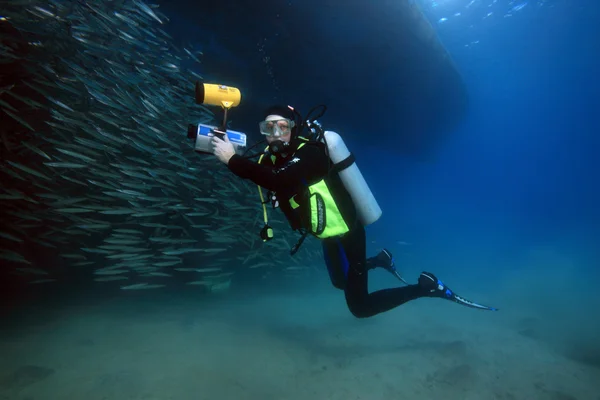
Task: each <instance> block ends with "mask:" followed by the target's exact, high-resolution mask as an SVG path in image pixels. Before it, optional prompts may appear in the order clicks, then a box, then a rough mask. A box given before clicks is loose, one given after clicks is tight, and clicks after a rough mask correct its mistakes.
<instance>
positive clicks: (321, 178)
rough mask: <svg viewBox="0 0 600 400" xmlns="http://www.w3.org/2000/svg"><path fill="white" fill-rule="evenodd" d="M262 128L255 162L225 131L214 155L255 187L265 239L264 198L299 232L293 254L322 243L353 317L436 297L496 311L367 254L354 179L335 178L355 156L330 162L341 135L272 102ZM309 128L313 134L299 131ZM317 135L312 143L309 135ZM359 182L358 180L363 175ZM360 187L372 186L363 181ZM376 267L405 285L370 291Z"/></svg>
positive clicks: (430, 277)
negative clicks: (314, 241) (310, 239)
mask: <svg viewBox="0 0 600 400" xmlns="http://www.w3.org/2000/svg"><path fill="white" fill-rule="evenodd" d="M313 110H314V109H313ZM310 114H311V113H309V115H310ZM321 115H322V114H321ZM259 128H260V132H261V134H262V135H264V136H265V139H266V142H267V143H268V147H267V148H266V149H265V151H264V153H262V154H261V155H260V158H259V160H258V162H255V161H252V160H250V158H251V157H245V156H243V155H239V154H237V153H236V151H235V149H234V146H233V145H232V143H231V142H230V141H229V138H228V137H227V135H224V136H222V138H223V139H221V138H220V137H218V136H216V135H215V136H214V137H213V138H212V144H213V146H214V150H213V153H214V155H215V156H216V157H217V158H218V159H219V160H220V161H221V162H223V163H225V164H226V165H227V166H228V168H229V170H230V171H231V172H233V173H234V174H235V175H237V176H238V177H240V178H242V179H248V180H250V181H252V182H254V183H255V184H256V185H258V186H259V192H260V195H261V199H262V200H263V209H264V215H265V226H264V228H263V231H261V237H262V239H263V241H267V240H269V239H271V238H272V237H273V230H272V229H271V227H270V226H269V225H268V222H267V217H266V215H267V213H266V207H265V204H268V203H269V202H270V203H271V204H272V205H273V207H274V208H275V207H278V208H280V209H281V210H282V212H283V213H284V215H285V216H286V218H287V220H288V222H289V224H290V226H291V228H292V229H293V230H295V231H298V232H300V233H301V234H302V237H301V239H300V240H299V241H298V243H297V244H296V245H295V246H294V248H293V249H292V251H291V254H292V255H293V254H294V253H295V252H296V251H297V250H298V248H299V246H300V245H301V244H302V241H303V240H304V238H305V237H306V236H307V235H308V234H312V235H313V236H315V237H317V238H319V239H321V240H322V245H323V253H324V256H325V263H326V265H327V269H328V271H329V276H330V279H331V282H332V283H333V286H335V287H336V288H338V289H341V290H343V291H344V294H345V297H346V303H347V305H348V309H349V310H350V312H351V313H352V314H353V315H354V316H355V317H357V318H367V317H372V316H374V315H377V314H379V313H382V312H385V311H388V310H391V309H393V308H396V307H398V306H400V305H402V304H404V303H406V302H408V301H411V300H415V299H418V298H422V297H438V298H442V299H447V300H451V301H454V302H457V303H459V304H462V305H465V306H469V307H473V308H478V309H486V310H496V309H495V308H492V307H487V306H484V305H481V304H477V303H474V302H471V301H469V300H466V299H464V298H462V297H460V296H458V295H456V294H455V293H454V292H453V291H452V290H451V289H450V288H448V286H446V285H445V284H444V283H443V282H442V281H441V280H439V279H438V278H437V277H436V276H435V275H434V274H432V273H430V272H422V273H421V275H420V276H419V278H418V283H417V284H414V285H410V284H408V283H407V282H406V281H405V280H404V279H403V278H402V276H401V275H400V274H399V273H398V271H397V269H396V267H395V264H394V258H393V257H392V253H391V252H390V251H388V250H387V249H383V250H382V251H381V252H380V253H379V254H378V255H376V256H375V257H371V258H367V255H366V235H365V228H364V225H365V224H363V223H362V222H361V218H360V209H359V210H357V208H359V207H357V206H356V204H355V202H354V201H353V199H352V196H351V194H350V191H349V190H348V189H347V187H348V185H352V182H348V181H346V182H344V181H343V180H342V179H341V178H340V172H341V171H343V170H344V169H347V168H349V167H350V166H352V168H354V166H355V165H356V164H355V163H354V158H353V156H351V155H350V156H349V157H346V159H345V160H343V161H341V162H338V163H335V164H334V163H333V161H332V158H334V157H333V152H334V151H335V150H336V147H339V146H337V145H339V144H340V143H339V142H341V138H340V137H339V135H337V134H336V133H334V132H329V131H327V132H324V131H323V130H322V129H320V124H319V123H318V121H316V119H315V120H309V118H308V116H307V118H306V119H302V117H301V116H300V114H299V113H298V112H297V111H296V110H294V109H293V108H292V107H285V106H277V105H276V106H272V107H270V108H269V109H268V110H266V112H265V114H264V120H263V121H262V122H260V123H259ZM306 128H308V130H309V131H310V132H311V133H312V134H313V135H312V136H313V138H311V139H308V138H307V137H304V136H301V132H302V131H303V130H304V129H306ZM315 132H317V135H316V136H317V140H315V139H314V136H315V135H314V134H315ZM332 133H333V135H331V134H332ZM328 134H329V136H327V135H328ZM307 136H309V135H307ZM323 138H325V140H323ZM328 139H329V142H332V141H333V140H332V139H338V140H337V142H336V143H333V144H334V145H333V146H332V143H328ZM341 144H342V145H343V142H341ZM343 148H344V149H346V146H345V145H343ZM346 150H347V149H346ZM356 171H358V169H357V168H356ZM358 174H359V175H360V173H358ZM360 179H363V178H362V175H360ZM363 182H364V180H363ZM364 187H366V190H369V189H368V186H366V184H365V185H364ZM260 188H264V189H266V190H267V191H268V196H269V197H268V199H267V201H264V197H263V191H262V189H260ZM368 196H371V197H372V194H371V193H370V190H369V192H368V193H367V194H364V193H363V195H361V196H360V198H361V199H362V198H365V197H368ZM373 201H374V200H373ZM380 213H381V211H380V210H379V215H380ZM377 218H378V216H377ZM377 267H380V268H384V269H385V270H387V271H389V272H390V273H392V274H393V275H394V276H396V277H397V278H398V279H399V280H400V281H402V282H403V283H404V284H405V285H406V286H401V287H396V288H391V289H383V290H378V291H375V292H372V293H369V291H368V271H369V270H371V269H374V268H377Z"/></svg>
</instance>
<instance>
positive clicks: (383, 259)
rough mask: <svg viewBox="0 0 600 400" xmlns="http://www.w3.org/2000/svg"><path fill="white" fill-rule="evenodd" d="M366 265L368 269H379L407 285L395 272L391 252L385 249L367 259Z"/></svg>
mask: <svg viewBox="0 0 600 400" xmlns="http://www.w3.org/2000/svg"><path fill="white" fill-rule="evenodd" d="M367 265H368V269H373V268H377V267H381V268H383V269H385V270H386V271H388V272H389V273H390V274H392V275H394V276H395V277H396V278H398V279H400V280H401V281H402V282H404V283H405V284H407V285H408V282H406V281H405V280H404V278H402V276H401V275H400V274H399V273H398V271H397V270H396V265H395V264H394V256H392V252H391V251H389V250H387V249H383V250H381V251H380V252H379V254H377V255H376V256H375V257H371V258H369V259H367Z"/></svg>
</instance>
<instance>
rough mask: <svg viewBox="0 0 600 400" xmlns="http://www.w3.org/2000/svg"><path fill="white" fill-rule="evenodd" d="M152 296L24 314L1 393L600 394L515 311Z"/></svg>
mask: <svg viewBox="0 0 600 400" xmlns="http://www.w3.org/2000/svg"><path fill="white" fill-rule="evenodd" d="M144 292H145V293H142V292H137V293H127V294H124V295H123V296H121V297H116V298H112V299H111V300H106V301H99V302H96V303H95V304H93V305H85V306H84V305H76V306H74V305H65V304H63V305H61V306H60V307H59V306H55V305H54V306H52V307H50V306H44V305H42V304H40V305H39V306H38V308H36V309H34V310H33V311H32V310H29V311H23V312H27V313H29V314H30V315H27V316H24V318H23V320H26V321H27V322H23V324H22V325H20V326H11V327H5V328H6V329H3V330H2V334H1V336H0V340H1V342H0V399H1V400H13V399H14V400H45V399H82V400H83V399H85V400H101V399H132V400H133V399H148V400H149V399H157V400H158V399H164V400H167V399H169V400H171V399H173V400H219V399H223V400H229V399H231V400H246V399H247V400H270V399H273V400H278V399H280V400H307V399H331V400H338V399H339V400H365V399H369V400H378V399H424V400H426V399H435V400H438V399H444V400H454V399H456V400H516V399H526V400H536V399H548V400H574V399H577V400H599V399H600V367H599V366H596V365H593V363H588V362H585V356H581V357H580V358H581V360H576V359H573V357H569V356H568V354H567V353H565V352H564V351H562V348H561V347H560V346H557V345H556V343H558V342H556V343H552V342H549V341H547V340H544V329H545V328H544V329H542V327H541V326H542V324H541V322H540V321H539V319H538V317H537V316H535V315H533V316H528V315H527V313H523V312H522V311H516V310H515V309H512V310H511V309H510V308H509V309H508V310H506V311H504V312H503V311H500V312H497V313H494V312H485V311H478V310H472V309H468V308H465V307H461V306H459V305H456V304H454V303H451V302H447V301H443V300H439V299H423V300H421V301H415V302H412V303H409V304H406V305H403V306H402V307H400V308H398V309H396V310H393V311H391V312H388V313H385V314H381V315H378V316H376V317H375V318H370V319H364V320H358V319H356V318H354V317H352V315H351V314H350V313H349V312H348V311H347V309H346V305H345V303H344V299H343V295H342V294H341V293H340V292H337V291H335V290H329V291H325V292H323V293H321V292H315V293H305V294H297V293H295V294H287V295H282V294H277V295H265V296H260V297H258V296H250V295H242V296H237V297H236V298H234V297H233V296H217V298H216V299H214V300H210V301H207V300H206V299H205V298H204V299H192V298H185V297H184V298H183V299H182V298H181V297H170V296H169V295H161V294H151V293H149V292H150V291H144ZM153 293H158V292H156V291H154V292H153ZM42 316H43V317H42ZM583 351H584V352H585V350H583Z"/></svg>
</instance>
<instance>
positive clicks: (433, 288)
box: [419, 272, 498, 311]
mask: <svg viewBox="0 0 600 400" xmlns="http://www.w3.org/2000/svg"><path fill="white" fill-rule="evenodd" d="M419 286H421V288H423V289H424V290H425V291H427V296H428V297H439V298H442V299H447V300H451V301H454V302H456V303H458V304H461V305H463V306H467V307H471V308H477V309H479V310H490V311H498V309H497V308H495V307H490V306H486V305H483V304H478V303H475V302H474V301H470V300H467V299H465V298H464V297H461V296H459V295H457V294H456V293H454V292H453V291H452V290H450V288H449V287H448V286H446V285H445V284H444V282H442V281H440V280H439V279H438V278H436V276H435V275H434V274H432V273H431V272H421V275H420V276H419Z"/></svg>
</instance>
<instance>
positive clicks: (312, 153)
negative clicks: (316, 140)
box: [227, 146, 329, 192]
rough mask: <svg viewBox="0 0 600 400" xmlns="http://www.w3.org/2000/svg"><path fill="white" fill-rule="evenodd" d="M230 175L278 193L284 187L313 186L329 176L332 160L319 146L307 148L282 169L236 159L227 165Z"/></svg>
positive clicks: (238, 157) (297, 153)
mask: <svg viewBox="0 0 600 400" xmlns="http://www.w3.org/2000/svg"><path fill="white" fill-rule="evenodd" d="M227 166H228V167H229V169H230V170H231V172H233V173H234V174H236V175H237V176H239V177H240V178H244V179H249V180H251V181H252V182H254V183H256V184H257V185H258V186H261V187H263V188H265V189H267V190H271V191H274V192H277V191H279V190H281V189H283V188H285V187H296V186H300V185H302V184H304V182H313V181H314V180H315V179H317V178H320V177H322V176H324V175H326V174H327V170H328V168H329V157H327V154H325V152H324V151H323V149H322V148H320V147H318V146H304V147H302V148H301V149H300V150H298V151H297V152H296V153H295V154H294V156H293V157H292V159H291V160H290V161H288V162H287V163H286V164H285V165H283V166H282V167H281V168H273V167H272V166H267V165H260V164H257V163H255V162H253V161H250V160H248V159H247V158H243V157H241V156H239V155H234V156H233V157H231V158H230V159H229V163H228V164H227Z"/></svg>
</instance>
